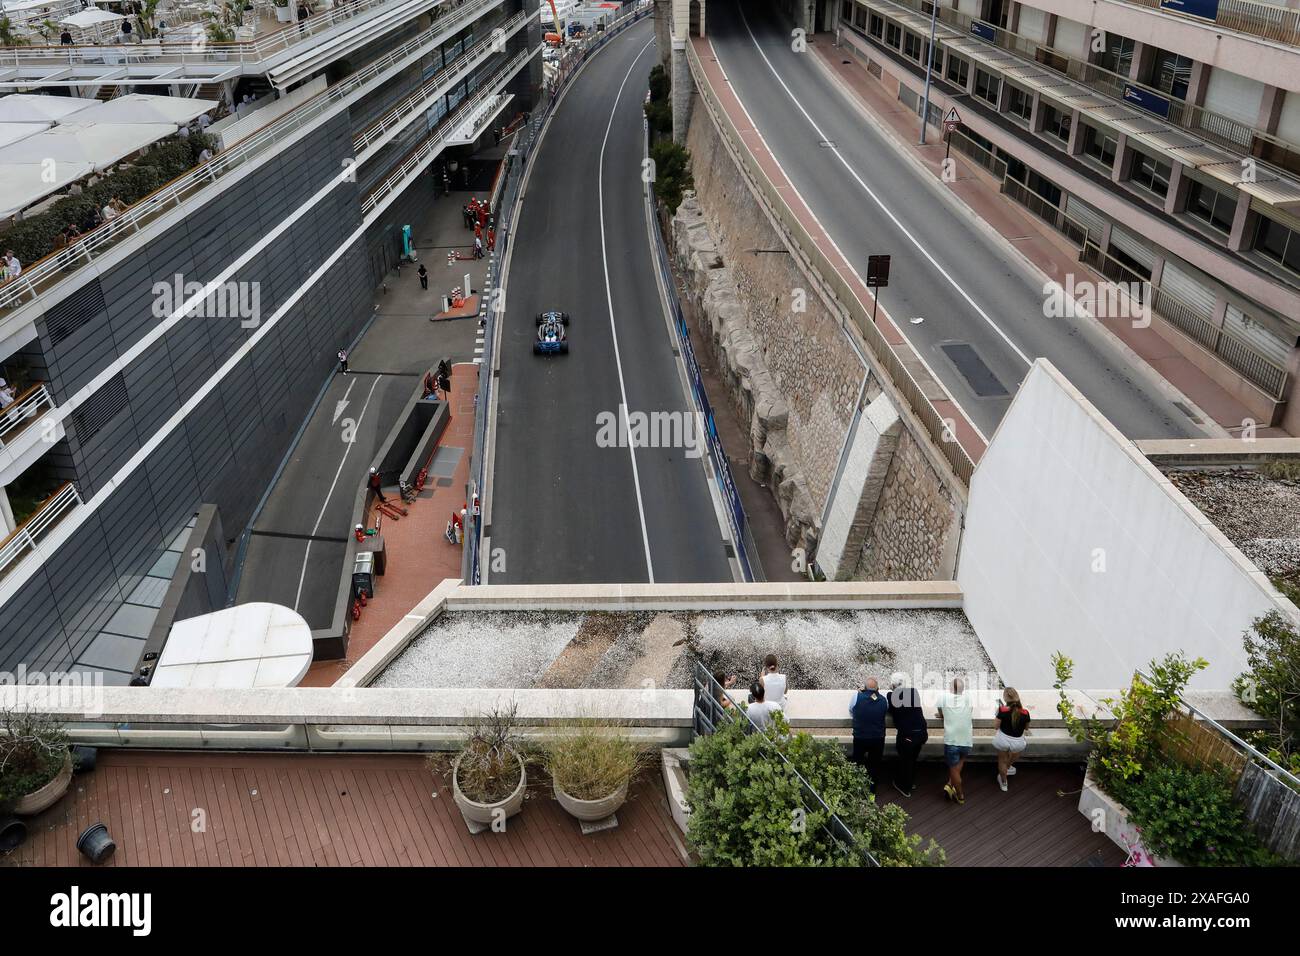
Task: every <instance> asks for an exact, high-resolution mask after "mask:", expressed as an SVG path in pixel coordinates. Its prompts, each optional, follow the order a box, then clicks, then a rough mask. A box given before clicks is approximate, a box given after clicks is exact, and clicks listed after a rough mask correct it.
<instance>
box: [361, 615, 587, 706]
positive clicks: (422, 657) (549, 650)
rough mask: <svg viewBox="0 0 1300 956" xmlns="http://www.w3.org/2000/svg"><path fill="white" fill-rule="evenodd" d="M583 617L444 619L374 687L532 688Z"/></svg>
mask: <svg viewBox="0 0 1300 956" xmlns="http://www.w3.org/2000/svg"><path fill="white" fill-rule="evenodd" d="M582 618H583V615H581V614H552V613H547V612H544V611H517V612H516V611H501V612H494V613H489V614H480V613H472V614H454V613H453V614H444V615H443V616H442V617H440V618H439V619H438V620H437V621H435V622H434V623H433V624H432V625H430V627H429V629H428V630H427V631H425V632H424V633H423V634H421V635H420V636H419V637H417V638H416V639H415V640H414V641H412V642H411V644H410V646H409V647H407V648H406V650H404V651H403V652H402V653H401V654H400V655H399V656H398V657H397V658H396V659H395V660H394V661H393V662H392V663H391V664H389V665H388V667H386V668H385V669H384V672H383V673H382V674H380V675H379V677H378V678H377V679H376V680H375V682H374V685H373V686H375V687H510V688H515V687H532V686H533V685H534V684H535V683H536V682H537V680H538V678H540V677H541V676H542V674H544V673H546V670H547V669H548V668H549V667H550V666H551V664H552V663H553V662H554V660H555V659H556V658H557V657H559V656H560V652H561V651H563V650H564V648H565V647H566V646H568V644H569V642H570V641H572V640H573V638H574V637H575V636H576V635H577V633H578V627H579V626H580V624H581V623H582Z"/></svg>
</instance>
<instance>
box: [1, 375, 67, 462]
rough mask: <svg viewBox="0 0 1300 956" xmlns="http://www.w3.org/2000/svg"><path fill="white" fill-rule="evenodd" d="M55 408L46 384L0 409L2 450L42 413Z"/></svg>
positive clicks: (40, 384) (35, 386)
mask: <svg viewBox="0 0 1300 956" xmlns="http://www.w3.org/2000/svg"><path fill="white" fill-rule="evenodd" d="M53 407H54V400H53V399H52V398H51V397H50V390H49V389H48V388H46V386H45V383H44V382H38V383H37V384H35V385H33V386H31V387H30V388H28V389H26V390H25V391H24V392H23V393H22V394H21V395H19V396H18V397H17V398H16V399H14V400H13V402H11V403H10V404H8V405H6V406H4V408H0V448H4V447H5V445H7V444H9V443H10V442H12V441H13V440H14V439H15V438H16V437H17V436H18V434H19V433H20V432H22V431H23V430H24V429H26V428H27V426H28V425H30V424H31V422H32V420H33V419H34V418H35V417H36V416H37V415H39V414H40V413H41V412H48V411H49V410H50V409H52V408H53Z"/></svg>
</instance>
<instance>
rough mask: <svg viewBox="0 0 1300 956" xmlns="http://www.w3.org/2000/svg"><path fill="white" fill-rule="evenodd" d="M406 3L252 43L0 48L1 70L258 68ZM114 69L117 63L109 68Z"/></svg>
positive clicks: (442, 2)
mask: <svg viewBox="0 0 1300 956" xmlns="http://www.w3.org/2000/svg"><path fill="white" fill-rule="evenodd" d="M407 2H409V0H349V2H344V3H341V4H340V5H338V6H336V7H334V8H333V9H332V10H325V11H323V12H321V13H317V14H314V15H312V16H310V17H307V18H306V19H305V20H295V21H294V22H293V23H290V24H286V25H285V26H284V27H283V28H282V29H279V30H273V31H271V32H269V33H264V34H262V35H261V36H258V37H254V38H253V39H251V40H235V41H232V42H229V43H225V42H223V43H217V42H212V41H210V40H208V39H207V35H206V32H205V33H204V34H202V35H200V36H198V37H193V38H187V39H184V40H142V41H141V42H139V43H101V44H92V45H85V44H74V45H73V46H48V45H47V46H36V45H32V46H23V47H0V66H5V67H16V68H22V67H31V66H43V65H50V66H62V67H66V66H68V65H70V64H71V63H74V62H82V63H89V62H94V61H95V60H97V59H99V60H102V59H103V58H104V57H105V56H108V57H115V58H120V61H119V62H120V63H122V64H124V63H130V62H145V61H149V62H155V63H172V64H175V63H180V64H185V63H230V62H235V63H260V62H261V61H262V60H265V59H266V58H268V57H270V56H272V55H274V54H276V53H281V52H283V51H285V50H288V49H290V48H291V47H293V46H296V45H297V44H299V43H302V42H304V41H306V40H309V39H311V38H312V37H314V36H317V35H319V34H320V33H323V32H324V31H326V30H328V29H330V28H331V27H334V26H337V25H338V24H340V23H343V22H344V21H346V20H351V19H353V18H355V17H357V16H360V15H361V14H364V13H369V12H370V11H372V10H375V9H378V8H381V7H390V6H391V7H393V8H397V7H399V6H401V5H402V4H404V3H407ZM435 5H438V6H442V7H446V8H447V9H448V10H454V9H455V8H456V4H455V3H454V2H448V0H425V2H424V3H420V4H417V6H418V7H420V8H424V7H430V6H435ZM113 65H117V64H113Z"/></svg>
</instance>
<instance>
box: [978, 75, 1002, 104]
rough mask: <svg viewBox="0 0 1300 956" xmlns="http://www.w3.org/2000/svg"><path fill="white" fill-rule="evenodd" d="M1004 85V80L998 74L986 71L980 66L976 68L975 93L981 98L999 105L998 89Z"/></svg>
mask: <svg viewBox="0 0 1300 956" xmlns="http://www.w3.org/2000/svg"><path fill="white" fill-rule="evenodd" d="M1001 86H1002V81H1001V80H999V79H998V78H997V77H996V76H992V75H991V74H988V73H985V72H984V71H983V70H981V69H979V68H978V67H976V68H975V95H976V96H978V97H979V98H980V99H982V100H985V101H987V102H989V103H992V104H993V105H994V106H997V105H998V90H999V89H1000V88H1001Z"/></svg>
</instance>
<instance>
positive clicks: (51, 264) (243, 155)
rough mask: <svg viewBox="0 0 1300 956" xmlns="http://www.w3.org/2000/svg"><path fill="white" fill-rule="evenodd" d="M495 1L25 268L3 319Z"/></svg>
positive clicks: (0, 312) (479, 0) (437, 26)
mask: <svg viewBox="0 0 1300 956" xmlns="http://www.w3.org/2000/svg"><path fill="white" fill-rule="evenodd" d="M497 3H499V0H476V2H470V3H464V4H462V5H461V6H460V7H458V8H457V9H456V11H455V13H453V14H451V15H450V16H446V17H443V18H441V19H440V20H438V21H437V22H435V23H434V25H433V26H432V27H431V28H430V29H429V30H428V31H426V32H425V33H422V34H421V35H419V36H417V37H415V38H414V39H412V40H410V41H408V42H407V43H404V44H403V45H402V46H400V47H398V48H397V49H395V50H393V51H392V52H390V53H388V54H387V55H386V56H384V57H382V58H381V59H379V60H376V61H375V62H373V63H371V64H370V65H369V66H367V67H365V68H363V69H361V70H359V71H358V72H356V73H354V74H353V75H352V76H350V77H348V78H347V79H346V80H345V81H344V82H342V83H339V84H338V85H337V86H333V87H330V88H329V89H327V90H325V91H324V92H323V93H321V94H320V95H319V96H316V97H314V98H312V99H311V100H308V101H307V102H306V103H304V104H302V105H301V106H299V107H298V108H297V109H295V110H293V111H292V112H291V113H288V114H287V115H285V116H283V117H281V118H280V119H279V120H277V121H276V122H274V123H272V124H271V125H270V126H267V127H266V128H265V129H263V130H262V131H261V132H259V133H257V134H255V135H253V136H251V137H249V138H247V139H245V140H241V141H240V142H239V143H238V144H237V145H235V146H233V147H231V148H230V149H227V150H225V151H223V152H221V153H219V154H218V155H217V156H216V157H214V158H213V159H212V160H211V161H209V162H207V163H205V164H203V165H202V166H199V167H196V168H195V169H192V170H190V171H189V172H188V173H186V174H185V175H183V176H181V177H179V178H177V179H175V180H173V181H172V182H170V183H168V184H167V185H166V186H164V187H162V188H161V189H159V190H158V191H157V192H155V193H153V194H152V195H150V196H147V197H146V198H144V199H142V200H141V201H140V202H138V203H136V204H135V205H134V206H131V207H130V208H129V209H127V210H126V211H125V212H123V213H122V214H121V215H120V216H118V217H117V218H116V219H113V220H110V221H109V222H106V223H104V224H103V225H102V226H100V227H99V228H97V229H94V230H92V231H91V232H88V233H86V234H85V235H84V236H83V237H82V238H81V239H80V240H79V241H78V242H76V243H74V244H72V245H69V246H67V247H65V248H63V249H60V250H58V251H57V252H55V253H52V254H51V255H49V256H46V257H45V258H44V259H41V260H40V261H39V262H35V263H32V264H31V265H30V266H29V267H28V268H26V269H24V270H23V273H22V276H21V277H20V278H18V279H16V280H14V281H13V282H10V283H9V284H8V285H5V286H3V287H0V323H2V322H6V321H8V320H9V319H10V317H11V315H12V314H13V313H15V312H16V311H17V310H19V309H21V308H22V307H23V306H25V305H27V304H29V303H33V302H35V301H36V300H37V299H38V297H40V296H42V295H44V294H46V293H47V292H49V290H51V289H52V288H53V287H54V286H56V285H58V284H59V283H61V282H62V281H63V280H65V279H67V278H69V277H70V276H71V275H72V274H73V273H75V272H76V271H77V270H79V269H81V268H82V267H83V266H86V265H89V264H92V263H96V262H98V261H100V260H101V259H103V258H104V257H105V256H107V255H108V254H110V253H111V252H113V251H114V250H115V249H116V248H117V246H118V245H119V244H120V243H121V242H123V241H125V240H127V239H130V238H131V237H132V236H135V235H136V234H137V233H139V232H140V231H141V230H142V229H144V228H145V227H147V226H149V225H150V224H152V223H154V222H155V221H156V220H158V219H160V218H161V217H163V216H164V215H166V214H168V213H169V212H171V211H173V210H175V209H177V208H179V207H181V206H184V205H185V204H186V203H188V202H189V201H190V200H191V199H193V198H194V197H195V196H197V195H199V194H200V193H201V192H203V191H204V190H206V189H207V188H208V187H209V186H212V185H213V184H215V183H217V182H218V181H220V180H221V179H223V178H225V177H227V176H229V175H231V174H232V173H236V172H238V171H240V170H242V169H244V168H245V167H246V166H247V165H248V164H250V163H253V162H257V161H260V160H262V159H264V158H265V157H267V156H268V155H271V154H273V153H274V152H275V151H276V150H278V149H279V148H280V147H281V145H282V144H283V143H284V141H285V140H287V139H289V138H290V137H293V136H295V135H297V134H298V133H300V132H301V131H302V130H303V129H304V128H306V127H307V126H308V125H309V124H311V123H313V122H315V121H316V120H318V119H320V118H321V117H322V116H323V115H325V114H326V113H327V112H329V111H331V110H333V109H335V108H336V107H338V106H340V105H341V104H344V103H346V102H351V101H352V100H353V99H354V98H357V97H359V96H361V95H363V89H364V88H366V87H368V86H369V85H370V84H371V83H372V82H373V83H375V84H378V83H382V82H384V81H386V80H388V79H391V78H392V77H393V76H396V75H397V74H398V73H400V72H401V71H402V70H403V69H405V68H406V67H408V66H410V64H412V63H414V62H415V61H416V60H417V59H418V58H419V57H421V56H423V55H424V54H425V53H426V52H428V51H429V50H430V49H432V48H433V47H434V46H436V45H438V44H439V43H442V42H443V41H445V40H446V39H448V38H449V37H451V36H452V35H453V34H454V33H456V32H457V31H458V30H460V29H462V28H463V27H464V26H465V25H466V24H468V23H469V22H471V21H472V20H473V19H475V18H476V17H478V16H481V15H482V14H483V13H485V12H487V11H488V10H490V9H492V8H493V7H495V6H496V5H497ZM467 55H473V54H467ZM453 66H455V64H453Z"/></svg>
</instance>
